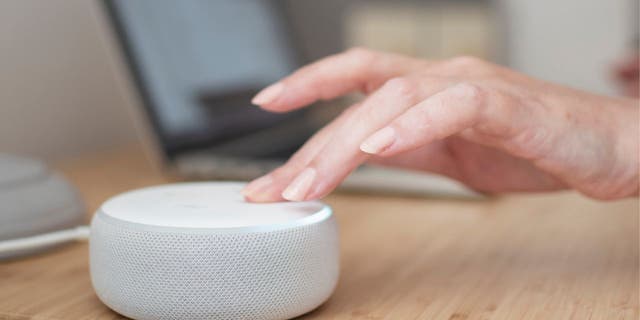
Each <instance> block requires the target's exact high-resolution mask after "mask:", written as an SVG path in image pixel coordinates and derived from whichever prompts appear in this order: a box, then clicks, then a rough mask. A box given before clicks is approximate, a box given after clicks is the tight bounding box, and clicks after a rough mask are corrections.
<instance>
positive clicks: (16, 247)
mask: <svg viewBox="0 0 640 320" xmlns="http://www.w3.org/2000/svg"><path fill="white" fill-rule="evenodd" d="M87 239H89V226H79V227H75V228H73V229H65V230H59V231H54V232H49V233H43V234H39V235H35V236H31V237H24V238H18V239H11V240H3V241H0V253H2V254H5V253H17V252H20V251H28V250H33V249H38V248H42V247H49V246H53V245H56V244H61V243H64V242H69V241H82V240H87Z"/></svg>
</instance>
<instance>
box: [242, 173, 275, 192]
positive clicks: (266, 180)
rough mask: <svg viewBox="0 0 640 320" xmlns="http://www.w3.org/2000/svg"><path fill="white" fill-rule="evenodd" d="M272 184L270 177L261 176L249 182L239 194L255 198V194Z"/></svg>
mask: <svg viewBox="0 0 640 320" xmlns="http://www.w3.org/2000/svg"><path fill="white" fill-rule="evenodd" d="M272 183H273V178H271V176H270V175H266V176H262V177H260V178H258V179H255V180H253V181H251V182H250V183H249V184H248V185H247V186H246V187H244V189H242V191H241V192H240V193H242V195H243V196H245V197H255V195H256V193H257V192H260V191H263V190H264V189H266V188H267V187H269V186H270V185H271V184H272Z"/></svg>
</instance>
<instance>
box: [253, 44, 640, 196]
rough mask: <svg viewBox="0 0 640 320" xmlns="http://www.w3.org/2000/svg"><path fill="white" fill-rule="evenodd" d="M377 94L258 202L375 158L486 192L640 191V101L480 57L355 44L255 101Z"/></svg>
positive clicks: (320, 187)
mask: <svg viewBox="0 0 640 320" xmlns="http://www.w3.org/2000/svg"><path fill="white" fill-rule="evenodd" d="M354 91H360V92H363V93H365V94H366V95H367V97H366V98H365V99H364V100H363V101H362V102H360V103H358V104H356V105H353V106H351V107H350V108H348V109H347V110H346V111H345V112H344V113H342V114H341V115H340V116H339V117H337V118H336V119H334V120H333V121H332V122H331V123H330V124H328V125H327V126H326V127H325V128H323V129H322V130H320V131H319V132H318V133H316V134H315V135H314V136H313V137H312V138H311V139H310V140H309V141H308V142H307V143H306V144H305V145H304V146H303V147H302V148H301V149H300V150H299V151H298V152H296V154H294V155H293V156H292V157H291V159H289V161H288V162H287V163H286V164H284V165H283V166H281V167H280V168H278V169H276V170H274V171H273V172H271V173H269V174H267V175H265V176H263V177H261V178H258V179H256V180H254V181H253V182H251V183H250V184H249V185H248V186H247V187H246V188H245V189H244V190H243V194H244V196H245V198H246V199H247V200H249V201H253V202H272V201H282V200H283V199H286V200H291V201H302V200H311V199H318V198H321V197H323V196H325V195H327V194H328V193H330V192H331V191H332V190H333V189H334V188H336V187H337V186H338V185H339V184H340V182H341V181H342V180H343V179H344V178H345V177H346V176H347V175H348V174H349V173H350V172H351V171H353V170H354V169H355V168H357V167H358V166H359V165H360V164H362V163H364V162H373V163H377V164H383V165H389V166H397V167H404V168H410V169H417V170H423V171H428V172H434V173H438V174H442V175H446V176H449V177H451V178H453V179H456V180H459V181H461V182H463V183H465V184H466V185H468V186H469V187H471V188H473V189H476V190H478V191H481V192H487V193H500V192H516V191H546V190H558V189H565V188H573V189H576V190H578V191H580V192H582V193H584V194H586V195H588V196H591V197H594V198H599V199H617V198H623V197H627V196H632V195H637V194H638V184H639V181H638V176H639V172H638V171H639V168H640V163H639V160H638V156H639V146H638V144H639V141H638V140H639V125H638V122H639V112H638V110H639V109H638V101H637V100H631V99H617V98H609V97H603V96H597V95H593V94H589V93H586V92H582V91H577V90H574V89H570V88H566V87H562V86H558V85H553V84H550V83H546V82H542V81H539V80H536V79H532V78H529V77H526V76H524V75H522V74H519V73H516V72H514V71H511V70H509V69H506V68H504V67H500V66H497V65H493V64H490V63H488V62H485V61H482V60H479V59H476V58H471V57H459V58H454V59H451V60H445V61H425V60H419V59H413V58H409V57H405V56H399V55H395V54H389V53H382V52H374V51H370V50H366V49H351V50H349V51H347V52H344V53H341V54H337V55H334V56H330V57H327V58H325V59H322V60H320V61H318V62H315V63H313V64H311V65H308V66H306V67H304V68H302V69H300V70H298V71H296V72H295V73H293V74H292V75H290V76H288V77H286V78H285V79H283V80H282V81H280V82H278V83H276V84H274V85H272V86H269V87H267V88H266V89H265V90H263V91H262V92H261V93H259V94H258V95H257V96H256V97H255V98H254V100H253V103H255V104H257V105H259V106H261V107H262V108H264V109H266V110H269V111H273V112H287V111H291V110H294V109H298V108H301V107H304V106H306V105H308V104H310V103H312V102H314V101H316V100H325V99H332V98H335V97H338V96H341V95H344V94H347V93H350V92H354Z"/></svg>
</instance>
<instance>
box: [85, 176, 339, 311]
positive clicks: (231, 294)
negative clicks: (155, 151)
mask: <svg viewBox="0 0 640 320" xmlns="http://www.w3.org/2000/svg"><path fill="white" fill-rule="evenodd" d="M243 186H244V185H243V184H242V183H220V182H206V183H181V184H173V185H166V186H158V187H150V188H145V189H140V190H135V191H131V192H127V193H124V194H122V195H119V196H116V197H114V198H112V199H110V200H108V201H107V202H105V203H104V204H103V205H102V207H101V208H100V209H99V210H98V212H97V213H96V214H95V216H94V218H93V221H92V223H91V236H90V268H91V280H92V283H93V287H94V289H95V291H96V293H97V295H98V297H99V298H100V300H102V302H104V303H105V304H106V305H107V306H109V307H110V308H111V309H113V310H114V311H116V312H118V313H120V314H122V315H125V316H127V317H131V318H134V319H288V318H293V317H296V316H299V315H301V314H304V313H307V312H309V311H311V310H313V309H314V308H316V307H318V306H319V305H320V304H322V303H323V302H324V301H325V300H326V299H327V298H328V297H329V296H330V295H331V293H332V291H333V289H334V288H335V285H336V282H337V280H338V273H339V261H338V257H339V252H338V234H337V227H336V223H335V220H334V218H333V215H332V212H331V208H330V207H328V206H327V205H324V204H322V203H321V202H297V203H294V202H282V203H269V204H252V203H247V202H245V201H244V199H243V198H242V196H241V195H240V190H241V189H242V187H243Z"/></svg>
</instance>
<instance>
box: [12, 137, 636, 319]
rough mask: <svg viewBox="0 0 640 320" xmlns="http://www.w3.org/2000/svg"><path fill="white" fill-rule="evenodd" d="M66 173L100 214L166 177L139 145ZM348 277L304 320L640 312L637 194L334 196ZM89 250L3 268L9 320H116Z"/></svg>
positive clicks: (65, 167)
mask: <svg viewBox="0 0 640 320" xmlns="http://www.w3.org/2000/svg"><path fill="white" fill-rule="evenodd" d="M59 167H60V169H61V170H62V171H63V172H65V173H66V174H67V175H68V177H69V178H70V179H71V180H72V181H73V182H74V183H76V184H77V186H78V187H79V188H80V190H81V193H82V194H83V196H84V199H85V200H86V202H87V205H88V208H89V209H90V210H91V211H93V210H95V209H96V208H97V206H98V205H99V204H100V203H101V202H102V201H104V200H105V199H106V198H108V197H110V196H112V195H114V194H117V193H119V192H122V191H125V190H128V189H132V188H138V187H143V186H147V185H151V184H158V183H164V182H166V181H167V178H166V177H163V176H162V175H160V174H158V173H157V172H154V170H153V169H152V166H150V165H149V164H148V162H147V161H146V160H145V158H144V157H143V155H142V153H141V152H140V151H137V150H127V151H123V150H120V151H114V152H108V153H105V154H99V155H92V156H85V157H81V158H79V159H76V160H73V161H68V162H65V163H62V164H61V165H60V166H59ZM326 201H327V202H328V203H329V204H331V205H332V206H333V207H334V209H335V212H336V216H337V219H338V223H339V225H340V233H341V242H342V243H341V250H342V252H341V255H342V256H341V258H342V261H341V263H342V270H341V279H340V282H339V285H338V288H337V289H336V291H335V293H334V294H333V296H332V297H331V299H330V300H329V301H328V302H327V303H325V304H324V305H323V306H321V307H320V308H319V309H317V310H315V311H314V312H312V313H310V314H308V315H306V316H303V318H305V319H307V318H308V319H451V320H454V319H456V320H460V319H638V317H639V303H638V295H639V294H638V291H639V284H638V273H639V261H638V259H639V234H640V233H639V221H638V217H639V214H638V200H637V199H630V200H625V201H618V202H608V203H604V202H596V201H592V200H588V199H585V198H584V197H581V196H579V195H576V194H573V193H559V194H552V195H529V196H509V197H503V198H496V199H491V200H483V201H460V200H458V201H456V200H436V199H420V198H402V197H382V196H366V195H353V194H351V195H350V194H335V195H332V196H330V197H329V198H328V199H326ZM117 318H120V317H119V316H118V315H117V314H115V313H113V312H111V311H110V310H109V309H107V308H106V307H105V306H104V305H103V304H102V303H100V301H99V300H98V298H97V297H96V295H95V294H94V293H93V290H92V289H91V284H90V280H89V273H88V265H87V245H86V244H71V245H68V246H65V247H62V248H59V249H57V250H55V251H52V252H49V253H46V254H42V255H39V256H35V257H31V258H27V259H23V260H17V261H10V262H3V263H0V319H117Z"/></svg>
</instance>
